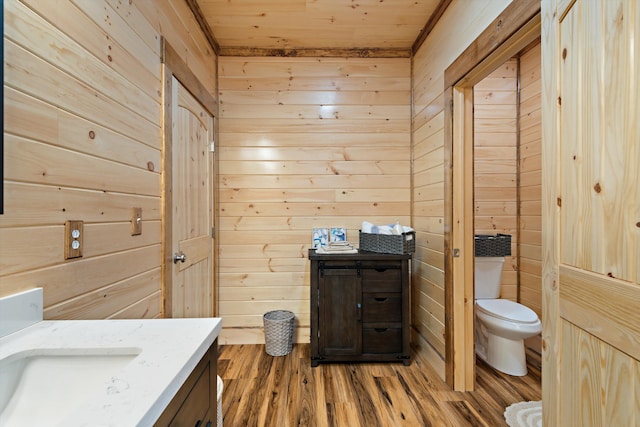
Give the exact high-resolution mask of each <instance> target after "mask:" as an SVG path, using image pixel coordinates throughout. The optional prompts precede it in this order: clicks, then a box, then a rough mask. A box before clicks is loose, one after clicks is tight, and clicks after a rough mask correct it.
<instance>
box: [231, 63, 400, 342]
mask: <svg viewBox="0 0 640 427" xmlns="http://www.w3.org/2000/svg"><path fill="white" fill-rule="evenodd" d="M219 78H220V82H219V83H220V87H219V100H220V120H219V125H220V134H219V141H218V154H219V156H220V157H219V159H220V169H219V171H220V176H219V181H220V203H219V212H220V223H219V230H220V245H221V246H220V263H219V268H220V270H219V271H220V290H221V291H220V313H221V315H223V316H224V317H225V322H226V323H225V326H226V325H233V327H234V328H243V331H242V333H241V334H238V333H237V332H238V331H237V330H228V331H224V332H223V335H222V342H225V340H232V341H233V342H236V343H238V342H241V341H242V340H243V339H246V340H250V341H249V342H250V343H251V342H253V341H251V340H256V339H258V340H259V341H258V342H260V340H264V337H263V332H262V330H261V328H262V324H261V321H260V319H261V317H260V316H262V314H264V312H266V311H269V310H274V309H291V310H292V311H293V312H294V313H295V314H296V315H298V314H304V313H308V312H309V307H308V305H309V295H308V268H309V267H308V260H307V258H306V257H307V249H308V248H309V246H310V244H311V229H312V228H313V227H325V228H330V227H345V228H347V238H348V240H349V241H350V242H352V243H356V244H357V243H358V229H359V228H360V226H361V222H362V221H363V220H368V221H371V222H374V223H383V224H384V223H392V222H395V221H396V219H397V220H400V221H401V222H402V223H403V224H407V225H409V214H410V205H409V201H410V198H411V192H410V182H411V181H410V126H411V122H410V62H409V60H408V59H403V58H399V59H388V58H386V59H355V58H349V59H341V58H321V59H318V58H278V57H260V58H257V57H256V58H252V57H242V58H234V57H221V58H220V59H219ZM239 275H241V276H239ZM270 275H274V277H275V279H271V278H270V279H267V277H270ZM239 277H240V278H244V277H247V278H256V279H251V280H250V281H248V282H247V281H244V280H242V281H241V280H238V278H239ZM259 278H264V280H268V283H271V285H270V286H278V291H277V292H274V293H273V295H271V297H269V292H268V291H265V290H264V289H262V290H260V288H263V287H264V286H265V285H263V284H260V283H257V282H259V280H260V279H259ZM254 288H258V289H256V290H255V291H254ZM288 289H289V290H290V291H291V292H290V293H289V294H287V290H288ZM301 289H307V291H306V292H301ZM280 296H282V297H280ZM284 297H286V298H284ZM307 317H308V314H307ZM227 322H228V323H227ZM308 325H309V324H308V321H307V322H306V323H304V324H299V325H298V329H299V330H298V332H297V334H296V336H297V337H298V338H300V337H302V338H304V337H305V336H308ZM251 329H255V330H253V331H252V330H251ZM305 330H306V332H305ZM234 334H235V335H234ZM243 337H244V338H243ZM227 342H228V341H227Z"/></svg>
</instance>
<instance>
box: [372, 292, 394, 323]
mask: <svg viewBox="0 0 640 427" xmlns="http://www.w3.org/2000/svg"><path fill="white" fill-rule="evenodd" d="M362 321H363V322H364V323H370V322H401V321H402V294H401V293H399V292H377V293H364V294H362Z"/></svg>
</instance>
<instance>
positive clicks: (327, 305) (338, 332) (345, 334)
mask: <svg viewBox="0 0 640 427" xmlns="http://www.w3.org/2000/svg"><path fill="white" fill-rule="evenodd" d="M319 275H320V278H319V280H318V285H319V286H318V288H319V298H320V299H319V313H318V316H319V319H318V330H319V333H320V336H319V343H320V345H319V347H320V348H319V352H320V354H321V355H324V356H343V355H357V354H360V353H361V349H362V292H361V282H360V277H359V274H358V270H356V269H355V268H353V269H351V268H349V269H344V268H343V269H331V268H324V269H322V270H321V271H320V272H319Z"/></svg>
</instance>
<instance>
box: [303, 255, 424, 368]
mask: <svg viewBox="0 0 640 427" xmlns="http://www.w3.org/2000/svg"><path fill="white" fill-rule="evenodd" d="M410 257H411V256H410V255H392V254H375V253H369V252H360V253H357V254H344V255H320V254H316V253H315V251H314V250H313V249H311V250H309V259H310V261H311V272H310V273H311V287H310V288H311V297H310V300H311V366H317V365H318V363H323V362H403V363H404V364H405V365H409V364H410V363H411V354H410V345H409V307H410V299H409V298H410V297H409V259H410Z"/></svg>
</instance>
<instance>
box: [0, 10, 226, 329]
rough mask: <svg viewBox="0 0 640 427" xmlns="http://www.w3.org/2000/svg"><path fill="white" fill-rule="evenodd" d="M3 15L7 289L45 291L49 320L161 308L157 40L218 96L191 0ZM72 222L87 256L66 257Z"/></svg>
mask: <svg viewBox="0 0 640 427" xmlns="http://www.w3.org/2000/svg"><path fill="white" fill-rule="evenodd" d="M4 13H5V27H4V29H5V33H4V46H5V58H4V60H5V76H4V89H5V99H4V108H5V128H4V138H5V139H4V141H5V182H4V186H5V206H4V208H5V214H4V215H1V216H0V295H7V294H11V293H14V292H16V291H20V290H24V289H29V288H32V287H37V286H41V287H43V288H44V305H45V313H44V314H45V318H47V319H89V318H91V319H99V318H107V317H121V318H124V317H128V318H141V317H146V318H149V317H158V316H160V315H161V301H162V300H161V297H162V295H161V277H160V271H161V270H160V266H161V261H162V260H161V252H160V251H161V245H160V243H161V188H160V172H161V167H162V165H161V152H160V149H161V143H162V141H161V125H162V123H161V116H162V114H161V108H162V100H161V88H162V84H161V75H160V39H161V36H165V37H166V38H167V39H168V40H169V42H170V43H171V44H172V46H174V48H175V49H176V50H177V51H178V52H179V54H180V55H181V57H182V58H183V60H184V61H185V62H187V63H188V64H189V65H190V67H191V68H192V70H193V71H194V73H195V74H196V75H197V76H198V77H199V78H200V80H201V81H202V83H203V84H204V85H205V86H206V87H207V89H208V90H209V91H211V93H216V78H217V76H216V67H215V56H214V54H213V52H212V51H211V49H210V48H209V46H208V45H207V43H206V40H205V38H204V36H203V35H202V34H201V33H200V30H199V27H198V26H197V23H196V22H195V19H194V18H193V16H192V15H191V12H190V10H189V8H188V7H187V5H186V3H185V2H126V1H119V0H104V1H75V0H61V1H57V2H50V1H44V2H40V1H36V0H20V1H18V0H7V1H5V2H4ZM133 207H141V208H142V218H143V224H142V234H141V235H140V236H131V233H130V226H131V224H130V221H131V209H132V208H133ZM66 220H82V221H84V238H83V242H84V250H83V254H84V256H83V257H82V258H79V259H75V260H68V261H65V260H64V250H63V243H64V223H65V221H66Z"/></svg>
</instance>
